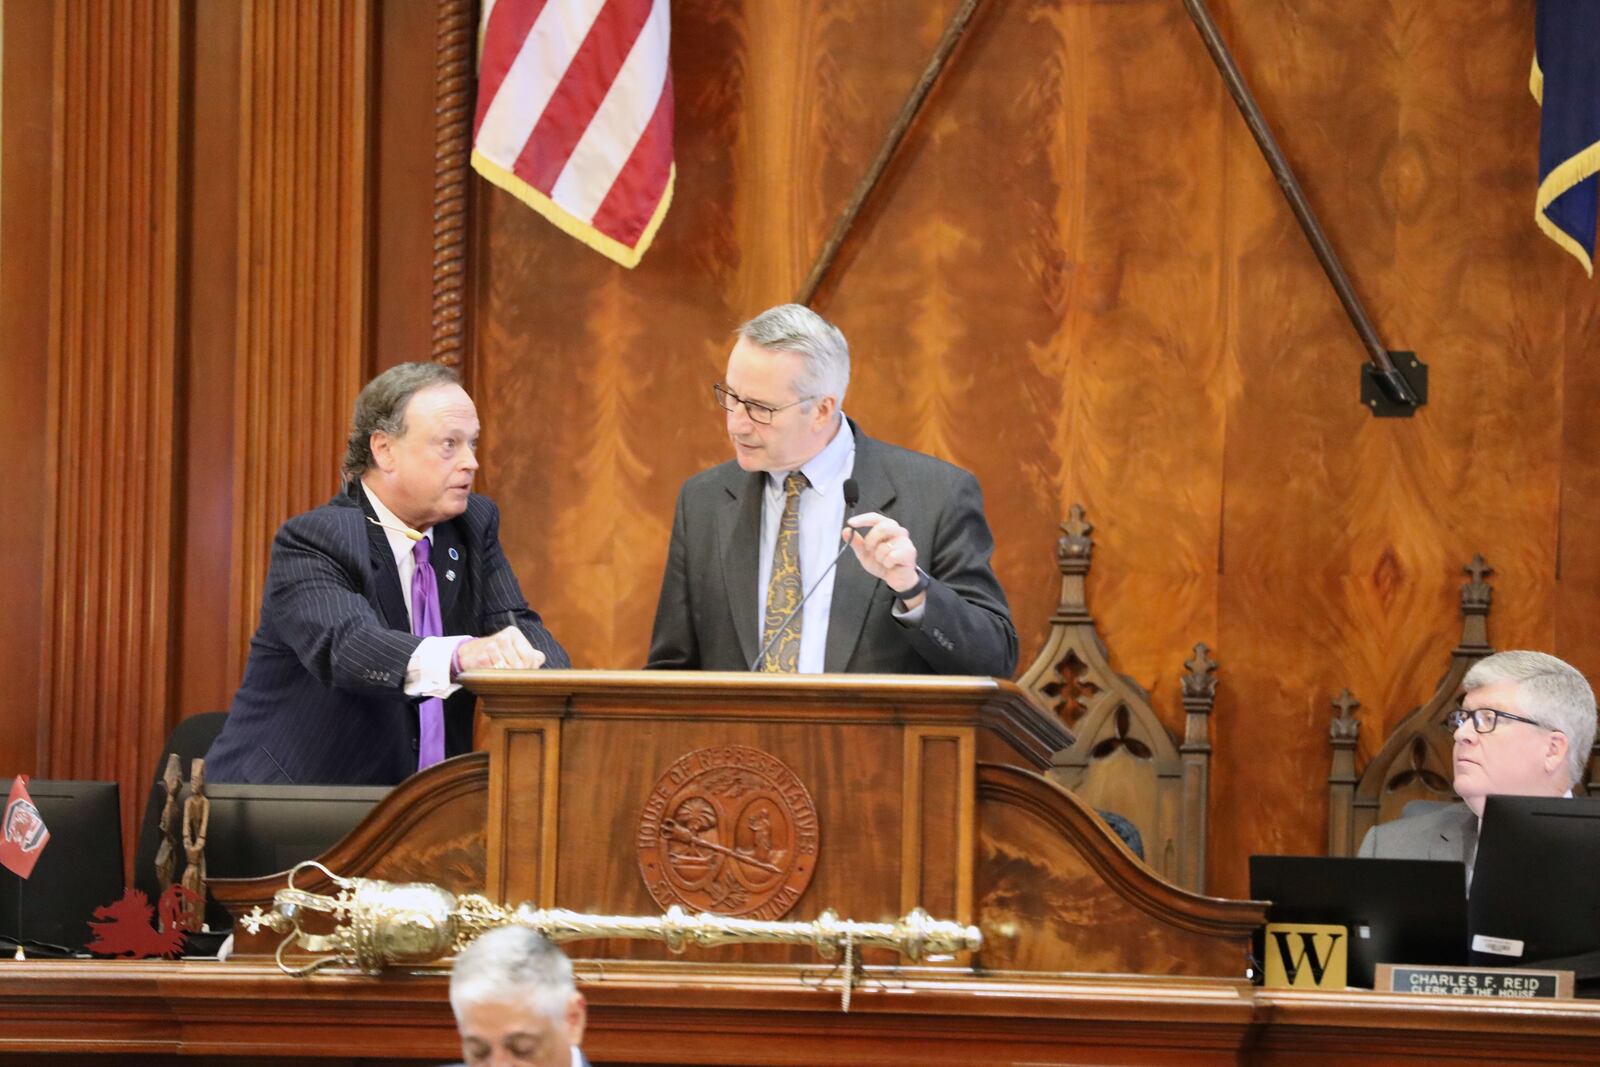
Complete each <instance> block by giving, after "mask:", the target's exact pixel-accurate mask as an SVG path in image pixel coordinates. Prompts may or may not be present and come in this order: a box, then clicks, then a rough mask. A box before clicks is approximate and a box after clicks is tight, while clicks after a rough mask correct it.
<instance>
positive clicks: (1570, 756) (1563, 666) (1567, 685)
mask: <svg viewBox="0 0 1600 1067" xmlns="http://www.w3.org/2000/svg"><path fill="white" fill-rule="evenodd" d="M1462 688H1463V689H1465V690H1466V693H1465V695H1464V696H1463V697H1462V698H1461V707H1460V708H1459V709H1457V710H1456V712H1455V713H1454V714H1453V715H1452V716H1451V720H1450V724H1451V725H1452V726H1453V727H1454V728H1455V790H1456V795H1457V796H1459V797H1460V798H1461V800H1462V803H1460V804H1452V805H1450V806H1449V807H1446V808H1441V809H1439V810H1437V811H1430V812H1426V813H1424V814H1421V815H1414V816H1410V817H1408V818H1404V819H1396V820H1395V821H1393V822H1388V823H1383V824H1382V825H1379V826H1374V827H1373V828H1372V829H1371V830H1368V831H1367V836H1366V837H1365V838H1363V839H1362V841H1361V849H1360V851H1359V852H1358V855H1360V856H1364V857H1368V858H1371V859H1424V860H1460V861H1462V862H1465V863H1466V864H1467V869H1468V870H1469V871H1470V870H1471V869H1472V862H1473V860H1474V858H1475V857H1476V853H1477V850H1478V826H1479V822H1480V820H1481V819H1482V818H1483V805H1484V801H1485V800H1486V799H1487V798H1488V797H1491V796H1499V795H1505V796H1534V797H1537V796H1550V797H1559V796H1571V795H1572V787H1573V786H1575V785H1577V784H1578V783H1579V782H1580V781H1582V779H1583V773H1584V768H1585V767H1586V766H1587V765H1588V762H1589V750H1590V748H1591V747H1592V746H1593V744H1594V734H1595V703H1594V691H1593V690H1592V689H1590V688H1589V683H1588V682H1587V681H1585V680H1584V677H1583V675H1582V674H1579V673H1578V671H1577V669H1576V668H1575V667H1573V666H1572V665H1571V664H1569V663H1566V662H1564V661H1562V660H1559V659H1557V658H1556V657H1554V656H1549V655H1546V654H1545V653H1543V652H1498V653H1496V654H1494V655H1492V656H1487V657H1485V658H1483V659H1481V660H1479V661H1478V662H1477V663H1475V664H1473V666H1472V669H1471V670H1469V671H1468V672H1467V677H1466V679H1465V680H1464V681H1463V682H1462Z"/></svg>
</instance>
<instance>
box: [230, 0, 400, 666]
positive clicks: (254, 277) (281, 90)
mask: <svg viewBox="0 0 1600 1067" xmlns="http://www.w3.org/2000/svg"><path fill="white" fill-rule="evenodd" d="M370 14H371V11H370V0H337V2H333V0H329V2H322V0H257V2H254V3H247V4H246V5H245V6H244V7H243V8H242V9H241V18H242V19H243V20H244V21H243V26H242V33H241V46H240V54H241V57H242V61H243V63H244V65H245V69H244V71H243V72H242V75H241V84H240V108H239V124H240V150H239V151H240V158H239V160H238V166H239V271H238V277H239V298H238V344H237V359H238V364H237V369H236V372H235V379H234V380H235V405H234V407H235V411H234V418H235V434H236V446H235V454H236V457H237V458H236V464H237V466H236V469H235V477H234V501H233V504H234V525H233V530H234V534H233V538H234V543H233V558H234V568H233V588H232V590H231V593H230V598H229V601H230V604H231V605H232V612H231V616H232V618H231V639H230V642H229V647H230V648H231V649H232V652H233V656H234V665H233V666H234V673H235V674H236V675H237V674H238V672H239V670H240V668H241V667H242V663H243V656H244V653H245V651H246V649H247V647H248V642H249V639H250V635H251V633H252V632H254V630H255V626H256V616H257V612H258V611H259V608H260V602H261V588H262V582H263V581H264V579H265V577H266V569H267V561H268V555H269V550H270V546H271V543H272V535H273V533H274V531H275V530H276V528H277V526H278V524H279V523H280V522H282V521H283V520H284V519H285V518H287V517H288V516H290V515H293V514H295V513H296V512H300V511H304V510H306V509H308V508H310V507H313V506H315V505H316V504H320V503H323V502H325V501H326V500H327V499H328V498H329V497H330V496H331V495H332V494H333V492H334V490H335V489H336V488H337V487H338V485H339V468H338V463H339V458H340V457H341V456H342V455H343V451H344V444H343V438H344V434H345V432H346V428H347V426H348V424H349V418H350V408H351V404H352V402H353V400H354V399H355V395H356V392H357V391H358V390H359V389H360V387H361V384H362V380H363V378H364V377H365V373H366V368H367V358H366V355H367V353H366V333H367V330H366V314H367V274H368V266H367V240H368V232H367V231H368V226H367V217H368V210H369V205H368V199H369V193H370V182H369V174H368V156H369V149H368V143H369V115H368V98H369V95H370V91H371V90H370V79H371V61H372V41H371V25H370V21H371V20H370ZM219 165H226V164H224V163H223V162H222V161H219Z"/></svg>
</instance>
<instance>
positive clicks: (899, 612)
mask: <svg viewBox="0 0 1600 1067" xmlns="http://www.w3.org/2000/svg"><path fill="white" fill-rule="evenodd" d="M927 610H928V600H927V598H926V597H924V598H923V600H922V603H920V604H918V605H917V606H916V607H914V608H907V607H906V606H905V605H904V604H902V603H900V601H898V600H896V601H895V602H894V606H893V607H892V608H890V609H889V614H891V615H893V616H894V621H895V622H898V623H899V624H900V625H902V626H921V625H922V616H923V613H924V612H926V611H927Z"/></svg>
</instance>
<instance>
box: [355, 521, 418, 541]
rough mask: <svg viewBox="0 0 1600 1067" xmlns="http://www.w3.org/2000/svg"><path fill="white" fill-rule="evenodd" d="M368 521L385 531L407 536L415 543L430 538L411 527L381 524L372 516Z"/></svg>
mask: <svg viewBox="0 0 1600 1067" xmlns="http://www.w3.org/2000/svg"><path fill="white" fill-rule="evenodd" d="M367 521H368V522H370V523H372V525H374V526H382V527H383V528H384V529H385V530H393V531H394V532H395V533H397V534H405V535H406V536H407V537H409V538H410V539H411V540H413V541H420V540H422V539H423V538H424V537H426V536H428V535H427V534H420V533H417V531H415V530H413V529H412V528H411V527H409V526H396V525H394V524H393V523H388V522H379V521H378V520H377V519H374V518H373V517H372V516H370V515H368V516H367Z"/></svg>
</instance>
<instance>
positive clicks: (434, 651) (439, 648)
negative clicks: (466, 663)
mask: <svg viewBox="0 0 1600 1067" xmlns="http://www.w3.org/2000/svg"><path fill="white" fill-rule="evenodd" d="M470 640H472V638H470V637H424V638H423V639H422V643H421V644H419V645H418V646H417V650H416V651H415V652H413V653H411V659H410V661H409V662H407V663H406V696H408V697H438V698H439V699H440V700H443V699H444V698H445V697H447V696H449V695H450V694H451V693H454V692H455V691H456V690H457V689H460V688H461V687H460V686H459V685H456V684H455V683H454V682H452V681H451V680H450V657H452V656H454V655H455V654H456V648H457V646H459V645H461V644H463V643H465V642H467V641H470Z"/></svg>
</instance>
